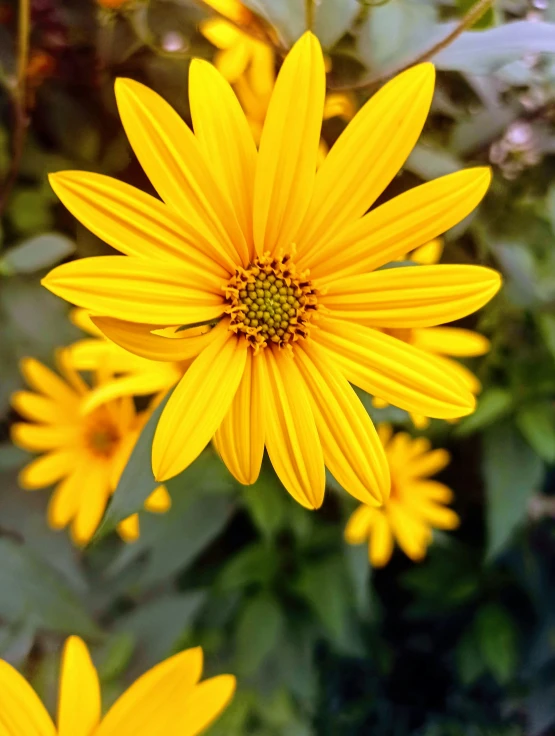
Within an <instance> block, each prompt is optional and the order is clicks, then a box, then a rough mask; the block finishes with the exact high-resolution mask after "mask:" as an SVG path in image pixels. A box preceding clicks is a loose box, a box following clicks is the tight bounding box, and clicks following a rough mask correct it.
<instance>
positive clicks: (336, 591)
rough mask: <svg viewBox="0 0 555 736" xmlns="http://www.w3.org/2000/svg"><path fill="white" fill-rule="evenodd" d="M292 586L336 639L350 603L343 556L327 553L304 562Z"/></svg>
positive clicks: (340, 633) (340, 637)
mask: <svg viewBox="0 0 555 736" xmlns="http://www.w3.org/2000/svg"><path fill="white" fill-rule="evenodd" d="M295 590H296V592H297V593H298V594H299V595H301V596H302V597H303V598H305V600H306V601H307V603H308V604H309V605H310V607H311V608H312V610H313V611H314V613H315V615H316V616H317V617H318V618H319V619H320V621H321V622H322V624H323V626H324V628H325V629H326V631H327V632H328V634H329V635H330V636H331V637H332V639H333V640H335V641H337V642H340V641H341V640H342V639H343V637H344V634H345V630H346V626H347V622H348V616H349V610H350V606H351V601H350V597H349V591H348V588H347V584H346V570H345V565H344V563H343V560H342V559H340V558H336V557H330V558H329V559H327V560H324V561H322V562H317V563H314V564H310V565H307V566H306V567H305V568H304V569H303V571H302V573H301V575H300V577H299V579H298V581H297V582H296V584H295ZM331 591H333V593H331Z"/></svg>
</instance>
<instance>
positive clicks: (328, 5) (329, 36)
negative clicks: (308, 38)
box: [313, 0, 360, 48]
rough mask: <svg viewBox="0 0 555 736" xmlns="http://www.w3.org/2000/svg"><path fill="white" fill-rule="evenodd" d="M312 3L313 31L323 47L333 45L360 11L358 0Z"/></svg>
mask: <svg viewBox="0 0 555 736" xmlns="http://www.w3.org/2000/svg"><path fill="white" fill-rule="evenodd" d="M313 3H314V28H313V31H314V33H315V34H316V35H317V36H318V38H319V39H320V42H321V44H322V46H323V47H324V48H330V47H331V46H333V45H334V44H335V43H336V42H337V41H339V39H340V38H341V36H343V35H344V34H345V33H346V32H347V31H348V30H349V29H350V28H351V26H352V25H353V23H354V20H355V18H356V17H357V15H358V14H359V12H360V3H359V2H358V0H326V1H325V2H319V1H318V0H313Z"/></svg>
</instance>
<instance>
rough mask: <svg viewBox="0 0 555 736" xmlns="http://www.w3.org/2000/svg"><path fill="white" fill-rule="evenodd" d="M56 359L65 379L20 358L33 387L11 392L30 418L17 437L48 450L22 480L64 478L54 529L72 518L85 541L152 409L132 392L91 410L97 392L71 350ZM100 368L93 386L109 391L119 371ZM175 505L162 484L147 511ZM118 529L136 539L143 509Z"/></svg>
mask: <svg viewBox="0 0 555 736" xmlns="http://www.w3.org/2000/svg"><path fill="white" fill-rule="evenodd" d="M57 358H58V363H59V368H60V371H61V373H62V375H63V378H61V377H59V376H57V375H56V374H55V373H53V372H52V371H51V370H50V369H49V368H47V367H46V366H44V365H42V363H39V361H38V360H35V359H33V358H26V359H24V360H23V361H22V362H21V370H22V373H23V375H24V377H25V379H26V381H27V383H28V384H29V386H31V388H33V389H34V391H17V392H16V393H15V394H14V395H13V397H12V405H13V407H14V408H15V409H16V410H17V411H18V412H19V414H21V416H23V417H25V418H26V419H28V420H29V421H28V422H17V423H15V424H14V425H13V426H12V440H13V442H14V443H15V444H16V445H18V446H19V447H22V448H24V449H25V450H30V451H31V452H41V453H46V454H44V455H42V456H41V457H39V458H36V459H35V460H33V461H32V462H31V463H30V464H29V465H27V466H26V467H25V468H23V470H22V471H21V473H20V474H19V483H20V485H21V487H22V488H25V489H27V490H35V489H38V488H46V487H48V486H51V485H53V484H57V485H56V488H55V490H54V493H53V494H52V497H51V499H50V503H49V506H48V523H49V524H50V526H51V527H52V528H53V529H63V528H64V527H66V526H67V525H68V524H70V532H71V537H72V539H73V541H74V542H75V543H76V544H79V545H84V544H87V542H89V541H90V539H91V538H92V536H93V534H94V533H95V531H96V529H97V527H98V524H99V523H100V520H101V518H102V515H103V514H104V510H105V508H106V504H107V503H108V499H109V498H110V495H111V494H112V493H113V491H114V490H115V488H116V486H117V484H118V481H119V478H120V476H121V474H122V472H123V469H124V468H125V465H126V463H127V461H128V459H129V455H130V454H131V451H132V450H133V447H134V445H135V443H136V441H137V439H138V437H139V434H140V431H141V429H142V427H143V425H144V423H145V421H146V419H147V414H146V413H145V412H143V413H142V414H137V413H136V411H135V408H134V406H133V400H132V399H131V398H130V397H129V396H124V397H123V398H118V399H113V400H111V401H108V402H106V403H104V404H103V405H102V406H98V407H97V408H95V409H94V411H90V412H89V413H88V414H85V413H84V411H83V408H84V407H83V404H84V402H85V401H86V400H87V398H88V396H89V395H90V394H91V393H92V390H91V388H90V387H89V386H88V385H87V384H86V383H85V382H84V381H83V380H82V378H81V377H80V375H79V374H78V372H77V371H76V370H75V369H74V367H73V365H72V361H71V358H70V355H69V353H68V351H67V350H65V349H62V350H60V351H59V352H58V355H57ZM92 367H93V366H91V368H92ZM94 368H95V376H96V378H95V381H94V385H96V386H98V388H99V389H100V390H102V387H103V385H104V384H105V383H107V384H108V385H109V384H110V381H111V379H112V374H111V373H110V371H109V370H105V368H104V367H101V366H99V365H98V364H97V365H96V366H94ZM170 505H171V499H170V496H169V494H168V492H167V490H166V489H165V488H164V487H163V486H160V487H159V488H157V489H155V490H154V491H153V492H152V494H151V495H150V496H149V498H148V499H147V500H146V502H145V508H146V509H147V510H148V511H153V512H157V513H162V512H164V511H167V510H168V508H169V507H170ZM118 531H119V533H120V535H121V536H122V537H123V538H124V539H125V540H126V541H133V540H134V539H136V538H137V537H138V535H139V518H138V515H137V514H133V516H130V517H129V518H127V519H125V520H124V521H122V522H121V524H119V525H118Z"/></svg>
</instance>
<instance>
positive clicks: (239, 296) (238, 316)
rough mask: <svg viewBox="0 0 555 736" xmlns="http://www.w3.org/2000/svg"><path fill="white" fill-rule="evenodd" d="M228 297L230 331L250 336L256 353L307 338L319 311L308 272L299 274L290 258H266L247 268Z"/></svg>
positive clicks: (238, 272)
mask: <svg viewBox="0 0 555 736" xmlns="http://www.w3.org/2000/svg"><path fill="white" fill-rule="evenodd" d="M225 293H226V299H227V302H228V307H227V309H226V312H227V313H228V314H229V315H231V322H230V325H229V328H230V330H233V331H234V332H236V333H239V332H242V333H243V334H244V335H246V337H247V340H248V341H249V342H250V344H251V346H252V347H253V348H254V350H255V351H258V350H259V349H260V348H265V347H266V346H267V345H269V344H274V345H277V346H278V347H280V348H283V347H286V346H290V344H291V343H293V342H296V341H297V340H301V339H304V338H306V337H307V336H308V332H309V322H310V320H311V319H312V316H313V314H314V313H315V312H316V310H317V308H318V300H317V291H316V289H315V288H314V286H313V285H312V283H311V281H310V280H309V279H308V271H303V272H302V273H299V272H297V270H296V268H295V265H294V264H293V263H292V262H291V256H288V255H286V256H282V257H279V258H273V257H271V256H269V255H264V256H261V257H258V258H256V259H255V260H254V261H253V262H252V263H251V264H250V265H249V266H248V267H247V268H238V269H237V270H236V271H235V276H233V277H232V278H231V279H230V280H229V283H228V284H227V287H226V290H225Z"/></svg>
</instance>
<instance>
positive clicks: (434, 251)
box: [410, 238, 443, 266]
mask: <svg viewBox="0 0 555 736" xmlns="http://www.w3.org/2000/svg"><path fill="white" fill-rule="evenodd" d="M442 253H443V240H442V239H441V238H434V239H433V240H430V242H429V243H425V244H424V245H420V246H419V247H418V248H415V249H414V250H413V251H412V253H411V254H410V260H411V261H414V262H415V263H420V265H421V266H431V265H433V264H434V263H439V259H440V258H441V254H442Z"/></svg>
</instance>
